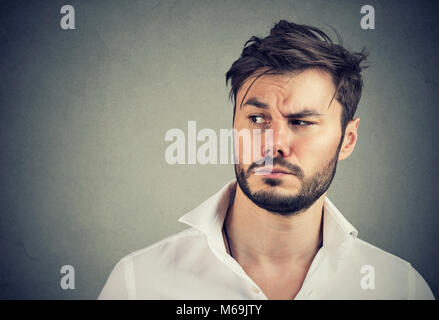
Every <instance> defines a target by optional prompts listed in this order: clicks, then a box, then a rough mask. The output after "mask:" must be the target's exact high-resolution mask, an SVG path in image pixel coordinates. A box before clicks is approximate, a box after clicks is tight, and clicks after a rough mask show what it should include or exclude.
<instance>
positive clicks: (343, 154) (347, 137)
mask: <svg viewBox="0 0 439 320" xmlns="http://www.w3.org/2000/svg"><path fill="white" fill-rule="evenodd" d="M359 124H360V118H355V119H354V120H351V121H349V123H348V124H347V126H346V129H345V134H344V139H343V144H342V145H341V148H340V153H339V154H338V160H344V159H346V158H347V157H349V156H350V155H351V153H352V152H353V151H354V148H355V144H356V143H357V137H358V125H359Z"/></svg>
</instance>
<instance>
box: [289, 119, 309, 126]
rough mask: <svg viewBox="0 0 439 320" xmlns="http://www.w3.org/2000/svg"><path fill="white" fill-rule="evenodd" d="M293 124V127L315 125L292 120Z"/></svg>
mask: <svg viewBox="0 0 439 320" xmlns="http://www.w3.org/2000/svg"><path fill="white" fill-rule="evenodd" d="M291 124H292V125H293V126H299V127H306V126H310V125H313V124H314V123H313V122H309V121H304V120H292V121H291Z"/></svg>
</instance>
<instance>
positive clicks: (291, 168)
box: [247, 156, 305, 180]
mask: <svg viewBox="0 0 439 320" xmlns="http://www.w3.org/2000/svg"><path fill="white" fill-rule="evenodd" d="M268 161H270V163H272V164H273V167H274V166H278V167H280V168H282V169H284V170H285V171H287V172H288V173H291V174H293V175H295V176H297V177H298V178H299V179H301V180H302V179H303V178H304V177H305V175H304V173H303V171H302V169H300V167H299V166H297V165H295V164H292V163H289V162H288V161H287V160H285V159H284V158H281V157H276V158H273V157H271V156H267V157H265V158H264V159H263V160H259V161H258V162H253V163H252V164H251V165H250V167H248V169H247V177H248V176H249V175H250V172H251V171H252V170H254V169H256V168H260V167H265V163H266V162H268ZM261 162H262V163H261Z"/></svg>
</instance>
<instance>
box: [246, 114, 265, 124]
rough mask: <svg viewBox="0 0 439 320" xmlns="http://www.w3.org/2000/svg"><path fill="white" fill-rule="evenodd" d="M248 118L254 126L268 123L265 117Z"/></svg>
mask: <svg viewBox="0 0 439 320" xmlns="http://www.w3.org/2000/svg"><path fill="white" fill-rule="evenodd" d="M248 118H249V119H250V121H251V122H252V123H254V124H265V123H267V121H265V119H264V117H263V116H250V117H248Z"/></svg>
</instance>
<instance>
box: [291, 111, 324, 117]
mask: <svg viewBox="0 0 439 320" xmlns="http://www.w3.org/2000/svg"><path fill="white" fill-rule="evenodd" d="M321 116H323V114H321V113H320V112H318V111H315V110H309V109H305V110H302V111H299V112H294V113H289V114H287V115H286V117H287V118H306V117H321Z"/></svg>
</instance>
